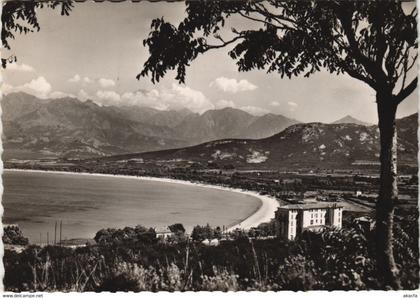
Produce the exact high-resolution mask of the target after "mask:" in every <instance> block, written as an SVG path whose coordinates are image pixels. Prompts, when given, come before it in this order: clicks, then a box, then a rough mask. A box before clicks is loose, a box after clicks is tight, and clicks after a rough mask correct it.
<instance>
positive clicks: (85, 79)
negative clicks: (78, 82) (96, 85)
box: [83, 77, 92, 84]
mask: <svg viewBox="0 0 420 298" xmlns="http://www.w3.org/2000/svg"><path fill="white" fill-rule="evenodd" d="M83 82H84V83H86V84H89V83H92V80H91V79H89V78H88V77H84V78H83Z"/></svg>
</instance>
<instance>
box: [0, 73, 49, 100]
mask: <svg viewBox="0 0 420 298" xmlns="http://www.w3.org/2000/svg"><path fill="white" fill-rule="evenodd" d="M2 91H3V92H4V93H5V94H7V93H11V92H26V93H28V94H32V95H34V96H36V97H39V98H43V99H45V98H48V97H49V93H50V92H51V84H50V83H48V81H47V80H46V79H45V78H44V77H42V76H40V77H38V78H36V79H33V80H31V81H30V82H29V83H25V84H23V85H20V86H12V85H9V84H3V86H2Z"/></svg>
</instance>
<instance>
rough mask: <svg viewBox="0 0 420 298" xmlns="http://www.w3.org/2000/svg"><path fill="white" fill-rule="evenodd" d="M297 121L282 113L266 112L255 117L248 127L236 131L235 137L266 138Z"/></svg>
mask: <svg viewBox="0 0 420 298" xmlns="http://www.w3.org/2000/svg"><path fill="white" fill-rule="evenodd" d="M297 123H299V121H297V120H294V119H290V118H287V117H285V116H282V115H274V114H266V115H263V116H261V117H259V118H257V119H255V120H254V121H253V122H252V123H251V124H250V125H248V127H246V128H245V129H243V130H242V131H241V132H240V133H238V134H237V135H236V137H240V138H250V139H262V138H267V137H269V136H272V135H274V134H276V133H279V132H281V131H283V130H284V129H286V128H287V127H289V126H291V125H294V124H297Z"/></svg>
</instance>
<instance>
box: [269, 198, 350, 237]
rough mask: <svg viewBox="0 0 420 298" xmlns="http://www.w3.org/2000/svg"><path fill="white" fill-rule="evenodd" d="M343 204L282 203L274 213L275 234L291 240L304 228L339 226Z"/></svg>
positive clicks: (314, 228) (316, 228) (317, 228)
mask: <svg viewBox="0 0 420 298" xmlns="http://www.w3.org/2000/svg"><path fill="white" fill-rule="evenodd" d="M342 216H343V206H340V205H339V204H337V203H321V202H320V203H310V204H296V205H284V206H281V207H279V208H278V209H277V211H276V214H275V219H276V220H275V223H276V233H277V236H280V237H283V238H287V239H289V240H293V239H294V238H295V237H296V235H298V234H300V233H302V232H303V231H305V230H319V229H322V228H324V227H326V226H333V227H337V228H341V225H342Z"/></svg>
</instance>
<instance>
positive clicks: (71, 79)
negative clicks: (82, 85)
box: [67, 74, 81, 83]
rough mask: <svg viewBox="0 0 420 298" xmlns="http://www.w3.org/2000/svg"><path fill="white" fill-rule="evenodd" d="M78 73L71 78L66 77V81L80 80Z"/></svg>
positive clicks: (75, 81)
mask: <svg viewBox="0 0 420 298" xmlns="http://www.w3.org/2000/svg"><path fill="white" fill-rule="evenodd" d="M80 79H81V78H80V75H78V74H75V75H74V76H73V77H72V78H70V79H68V80H67V81H69V82H70V83H77V82H79V81H80Z"/></svg>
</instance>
